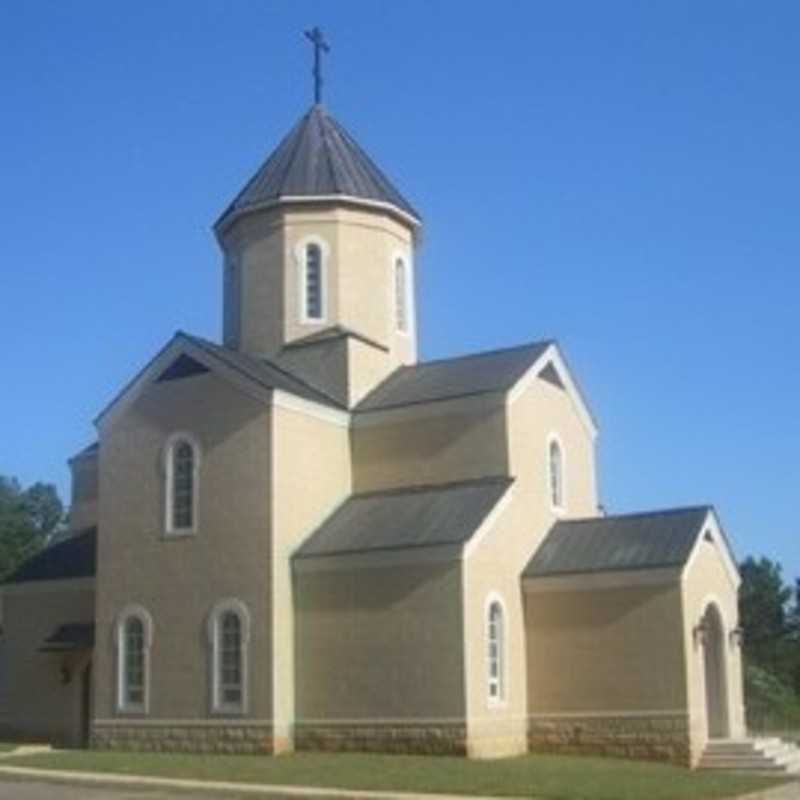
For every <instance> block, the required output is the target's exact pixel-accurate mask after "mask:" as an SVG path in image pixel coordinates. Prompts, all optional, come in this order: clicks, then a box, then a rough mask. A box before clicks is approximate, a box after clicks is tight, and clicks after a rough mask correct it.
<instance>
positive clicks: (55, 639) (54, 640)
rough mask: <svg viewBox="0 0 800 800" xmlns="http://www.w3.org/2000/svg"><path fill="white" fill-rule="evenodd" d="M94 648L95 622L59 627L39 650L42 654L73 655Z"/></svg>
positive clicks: (70, 623) (73, 623) (75, 623)
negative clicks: (75, 652) (77, 651)
mask: <svg viewBox="0 0 800 800" xmlns="http://www.w3.org/2000/svg"><path fill="white" fill-rule="evenodd" d="M93 647H94V623H93V622H69V623H66V624H65V625H59V626H58V627H57V628H56V629H55V630H54V631H53V633H51V634H50V635H49V636H48V637H47V638H46V639H45V640H44V644H43V645H42V646H41V647H40V648H39V652H40V653H72V652H74V651H76V650H91V649H92V648H93Z"/></svg>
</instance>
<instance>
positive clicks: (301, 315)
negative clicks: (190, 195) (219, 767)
mask: <svg viewBox="0 0 800 800" xmlns="http://www.w3.org/2000/svg"><path fill="white" fill-rule="evenodd" d="M214 232H215V234H216V238H217V241H218V242H219V246H220V249H221V251H222V259H221V262H222V264H221V283H222V306H223V330H222V337H221V342H212V341H208V340H206V339H203V338H200V337H198V336H194V335H191V334H189V333H184V332H182V331H179V332H177V333H176V334H175V335H174V336H173V337H172V338H171V339H170V340H169V341H168V342H166V344H165V345H164V346H163V348H162V349H161V350H160V351H159V352H158V353H156V354H155V355H154V356H153V358H152V359H151V360H150V362H149V363H148V364H147V365H146V366H144V368H143V369H142V370H141V371H140V372H139V373H137V374H136V375H134V376H132V378H131V380H130V382H129V383H128V384H127V385H126V386H124V387H122V388H121V390H120V391H119V393H118V394H117V395H116V397H114V398H113V400H111V402H110V403H109V404H108V405H107V406H106V407H105V408H103V409H102V410H101V411H100V413H99V415H98V416H97V418H96V420H95V425H96V428H97V442H96V443H94V444H92V445H91V446H89V447H87V448H86V449H85V450H82V451H81V452H79V453H78V454H77V455H75V456H73V457H72V458H71V459H70V462H69V463H70V467H71V470H72V481H73V484H72V508H71V515H70V525H71V529H70V531H69V534H68V535H66V536H64V537H62V538H61V539H60V540H58V541H57V542H55V543H54V544H52V545H51V546H49V547H48V548H47V549H45V550H44V551H42V552H41V553H40V554H38V555H36V556H35V557H34V558H32V559H31V560H30V561H28V562H27V563H25V564H23V565H22V566H21V567H20V569H19V570H18V571H17V572H16V574H14V575H13V576H12V577H11V578H10V580H9V581H7V583H6V584H5V585H4V586H3V587H2V595H3V598H2V599H3V614H4V618H3V626H4V631H5V641H4V649H3V653H4V659H5V664H4V665H3V674H5V676H6V681H7V703H6V704H7V709H6V714H5V716H4V717H1V718H0V725H1V726H2V727H3V729H4V730H3V734H4V735H15V736H22V737H28V738H37V739H38V738H46V739H49V740H50V741H53V742H56V743H60V744H66V745H71V746H89V747H94V748H101V749H120V750H159V751H184V752H226V753H233V752H235V753H264V754H277V753H283V752H287V751H292V750H325V751H354V750H356V751H375V752H403V753H406V752H409V753H411V752H413V753H448V754H462V755H466V756H472V757H493V756H506V755H513V754H519V753H523V752H528V751H534V752H537V751H543V752H545V751H546V752H568V753H606V754H611V755H625V756H630V757H634V758H646V759H660V760H664V761H670V762H673V763H679V764H685V765H687V766H694V765H696V764H697V762H698V760H699V758H700V756H701V754H702V753H703V750H704V748H705V746H706V743H707V742H708V740H709V739H710V738H715V739H716V738H737V737H743V736H744V735H745V729H744V708H743V699H742V674H741V641H740V639H741V636H740V631H739V627H738V617H737V615H738V611H737V588H738V585H739V575H738V572H737V567H736V563H735V560H734V558H733V556H732V554H731V550H730V547H729V544H728V541H727V539H726V537H725V533H724V531H723V528H722V525H721V523H720V520H719V518H718V515H717V514H716V512H715V511H714V509H713V508H712V507H709V506H697V507H692V508H676V509H667V510H661V511H652V512H645V513H635V514H623V515H618V516H617V515H614V516H612V515H608V514H606V513H604V511H603V510H602V507H601V505H600V500H599V497H598V490H597V470H596V452H595V451H596V443H597V435H598V423H597V420H596V419H595V417H594V415H593V414H592V411H591V409H590V403H589V401H588V399H587V398H586V397H585V396H584V395H583V393H582V392H581V390H580V389H579V387H578V384H577V381H576V379H575V376H574V375H573V374H572V373H571V371H570V369H569V368H568V366H567V363H566V362H565V359H564V356H563V353H562V350H561V348H560V346H559V345H558V343H557V342H555V341H551V340H547V341H532V342H530V343H528V344H522V345H519V346H513V347H508V348H506V349H502V350H495V351H491V352H481V353H475V354H473V355H467V356H460V357H455V358H445V359H439V360H435V361H421V360H419V358H418V345H419V343H418V337H417V313H416V312H417V308H416V303H417V293H416V291H415V270H416V258H415V256H416V247H417V244H418V242H419V241H420V237H421V233H422V219H421V217H420V215H419V213H418V212H417V211H416V210H415V208H414V206H413V205H411V203H409V202H408V200H406V199H405V197H404V196H403V195H401V194H400V192H399V191H398V189H396V188H395V187H394V185H393V184H392V183H391V182H390V181H389V179H388V178H387V177H386V174H385V173H384V172H383V171H382V170H381V169H380V168H379V167H378V166H376V164H375V162H374V161H373V160H372V159H371V158H370V157H369V156H368V155H367V154H366V153H365V152H364V150H363V149H362V148H361V147H360V146H359V144H358V143H357V142H356V141H355V139H354V138H353V137H352V136H351V135H350V134H349V133H348V132H347V131H346V130H345V129H344V128H343V127H342V126H341V125H340V124H339V123H338V122H337V121H336V120H335V119H334V118H333V117H332V116H331V115H330V113H329V112H328V111H327V110H326V108H325V107H323V106H322V105H321V104H319V103H315V104H314V105H313V106H312V107H311V108H310V109H309V110H308V112H307V113H306V114H305V115H304V116H303V117H302V118H301V119H300V120H299V121H298V122H297V124H296V125H295V126H294V127H293V128H292V129H291V130H290V131H289V133H288V134H287V135H286V137H285V138H284V139H283V141H281V142H280V144H278V146H277V148H276V149H275V150H274V152H272V154H271V155H270V156H269V158H268V159H267V160H266V162H265V163H264V164H263V165H262V166H261V167H260V169H259V170H258V171H257V172H256V174H255V175H253V177H252V178H251V179H250V180H249V181H248V182H247V184H246V185H245V186H244V188H243V189H242V191H241V192H240V193H239V194H238V195H237V196H236V197H235V199H234V200H233V202H231V203H230V205H229V206H228V207H227V208H226V209H225V211H224V213H223V214H222V215H221V217H220V218H219V219H218V220H217V222H216V224H215V225H214ZM643 413H644V410H643Z"/></svg>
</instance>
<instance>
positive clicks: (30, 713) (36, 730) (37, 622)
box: [0, 579, 95, 746]
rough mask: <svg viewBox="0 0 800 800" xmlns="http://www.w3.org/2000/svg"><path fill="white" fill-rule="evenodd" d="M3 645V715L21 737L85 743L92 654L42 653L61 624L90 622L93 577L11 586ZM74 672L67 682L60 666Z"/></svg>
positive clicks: (6, 603)
mask: <svg viewBox="0 0 800 800" xmlns="http://www.w3.org/2000/svg"><path fill="white" fill-rule="evenodd" d="M4 594H5V601H4V605H5V614H4V622H3V624H4V628H5V648H6V668H7V674H6V677H7V681H8V684H7V693H6V711H7V714H6V715H4V717H3V718H2V719H0V723H2V724H3V725H4V727H5V726H7V728H8V732H9V733H10V734H11V735H13V736H16V737H19V738H23V739H24V738H28V739H42V740H48V741H52V742H53V743H54V744H60V745H62V746H65V745H66V746H78V745H79V744H80V743H81V673H82V670H83V668H84V667H85V665H86V663H87V661H88V658H89V654H88V652H81V653H75V654H69V655H63V654H57V653H40V652H39V648H40V647H41V646H42V645H43V644H44V640H45V639H46V638H47V637H48V636H50V635H51V634H52V633H54V632H55V630H56V628H57V627H58V626H59V625H64V624H67V623H72V622H91V621H92V619H93V616H94V601H95V596H94V588H93V586H92V581H91V580H85V579H77V580H75V581H46V582H45V581H41V582H36V581H34V582H31V583H27V584H19V585H17V586H14V587H7V588H6V589H5V590H4ZM62 665H65V666H66V667H67V668H68V669H69V671H70V681H69V683H66V684H65V683H63V682H62V677H61V667H62Z"/></svg>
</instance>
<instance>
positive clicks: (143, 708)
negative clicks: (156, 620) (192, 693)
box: [116, 606, 153, 714]
mask: <svg viewBox="0 0 800 800" xmlns="http://www.w3.org/2000/svg"><path fill="white" fill-rule="evenodd" d="M152 630H153V623H152V620H151V619H150V615H149V614H148V613H147V611H145V609H143V608H142V607H141V606H128V607H126V608H125V609H124V610H123V611H122V612H121V613H120V615H119V617H118V620H117V636H116V643H117V661H118V673H117V674H118V685H117V708H118V710H119V711H123V712H125V711H129V712H132V713H140V714H143V713H146V712H147V708H148V702H149V700H148V692H149V687H148V682H149V669H150V642H151V640H152Z"/></svg>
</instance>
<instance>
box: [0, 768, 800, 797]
mask: <svg viewBox="0 0 800 800" xmlns="http://www.w3.org/2000/svg"><path fill="white" fill-rule="evenodd" d="M4 778H11V779H15V778H16V779H18V780H21V779H30V780H35V781H48V782H51V783H63V784H69V785H78V786H84V787H105V788H113V787H120V788H129V789H176V790H181V791H188V792H206V793H208V792H212V793H216V794H217V795H223V796H225V795H227V796H230V795H234V796H238V797H269V798H275V799H276V800H277V799H278V798H280V799H281V800H283V798H285V800H348V798H352V800H467V798H464V797H461V796H460V795H447V794H411V793H406V792H378V791H359V790H356V789H324V788H321V787H316V786H314V787H308V786H276V785H274V784H258V783H236V782H229V781H192V780H185V779H179V778H153V777H150V776H144V775H115V774H112V773H110V772H106V773H103V772H77V771H73V770H56V769H31V768H29V767H7V766H3V765H2V764H0V780H3V779H4ZM207 796H208V795H207V794H206V797H207ZM0 798H2V795H0ZM3 800H4V798H3ZM468 800H509V798H507V797H505V798H499V797H494V798H493V797H483V798H474V797H470V798H469V799H468ZM748 800H749V798H748ZM770 800H772V798H770ZM779 800H784V798H779ZM792 800H795V799H794V798H792ZM797 800H800V796H798V798H797Z"/></svg>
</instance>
